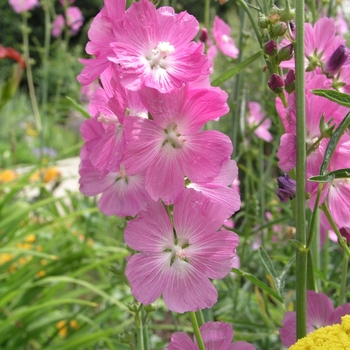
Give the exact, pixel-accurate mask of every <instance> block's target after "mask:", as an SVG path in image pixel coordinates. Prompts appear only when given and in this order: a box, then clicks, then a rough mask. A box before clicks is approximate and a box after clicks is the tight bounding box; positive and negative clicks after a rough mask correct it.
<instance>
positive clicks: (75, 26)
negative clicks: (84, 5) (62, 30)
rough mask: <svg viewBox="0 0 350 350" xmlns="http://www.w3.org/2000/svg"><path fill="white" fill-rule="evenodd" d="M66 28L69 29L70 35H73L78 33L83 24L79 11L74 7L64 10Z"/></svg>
mask: <svg viewBox="0 0 350 350" xmlns="http://www.w3.org/2000/svg"><path fill="white" fill-rule="evenodd" d="M66 21H67V26H68V27H69V28H70V33H71V35H75V34H77V33H78V32H79V30H80V28H81V26H82V25H83V23H84V17H83V14H82V13H81V11H80V9H79V8H78V7H76V6H71V7H68V8H67V10H66Z"/></svg>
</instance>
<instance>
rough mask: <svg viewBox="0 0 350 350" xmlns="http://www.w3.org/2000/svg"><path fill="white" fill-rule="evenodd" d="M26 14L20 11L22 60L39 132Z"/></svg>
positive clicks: (38, 115)
mask: <svg viewBox="0 0 350 350" xmlns="http://www.w3.org/2000/svg"><path fill="white" fill-rule="evenodd" d="M28 16H29V14H28V12H23V13H22V19H23V28H22V35H23V52H24V60H25V62H26V73H27V81H28V88H29V96H30V101H31V103H32V108H33V113H34V120H35V125H36V128H37V130H38V132H39V133H41V130H42V125H41V118H40V112H39V108H38V102H37V100H36V95H35V88H34V82H33V74H32V67H31V63H30V55H29V38H28V33H29V28H28V21H27V19H28Z"/></svg>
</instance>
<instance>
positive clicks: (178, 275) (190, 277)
mask: <svg viewBox="0 0 350 350" xmlns="http://www.w3.org/2000/svg"><path fill="white" fill-rule="evenodd" d="M143 268H147V267H145V266H143ZM143 271H144V270H143ZM163 299H164V302H165V304H166V306H167V307H168V309H169V310H171V311H174V312H178V313H184V312H187V311H197V310H199V309H204V308H208V307H212V306H213V305H214V304H215V303H216V301H217V291H216V289H215V288H214V286H213V284H212V283H211V282H210V281H209V280H208V278H206V277H204V276H203V275H202V274H200V273H199V272H197V271H196V270H195V269H194V268H193V267H192V266H191V265H190V264H188V263H187V262H185V261H182V260H179V259H175V261H174V263H173V265H172V266H171V268H170V270H169V278H168V279H167V282H166V284H165V286H164V291H163Z"/></svg>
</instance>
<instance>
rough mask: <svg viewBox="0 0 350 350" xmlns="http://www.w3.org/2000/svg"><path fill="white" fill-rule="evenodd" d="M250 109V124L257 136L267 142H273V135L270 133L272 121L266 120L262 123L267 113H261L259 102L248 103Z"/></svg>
mask: <svg viewBox="0 0 350 350" xmlns="http://www.w3.org/2000/svg"><path fill="white" fill-rule="evenodd" d="M248 109H249V117H248V124H249V125H250V126H251V127H252V128H255V129H254V133H255V135H256V136H258V137H259V138H261V139H263V140H265V141H266V142H271V141H272V135H271V134H270V132H269V131H268V129H269V128H270V126H271V119H270V118H266V119H265V120H264V121H263V122H262V120H263V119H264V118H265V113H263V112H261V106H260V104H259V103H258V102H253V101H251V102H248ZM259 124H260V125H259ZM257 125H259V126H257ZM256 126H257V127H256Z"/></svg>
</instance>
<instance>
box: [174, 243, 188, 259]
mask: <svg viewBox="0 0 350 350" xmlns="http://www.w3.org/2000/svg"><path fill="white" fill-rule="evenodd" d="M174 253H175V258H178V259H180V260H185V259H186V258H187V252H186V249H183V248H181V247H179V246H175V247H174Z"/></svg>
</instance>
